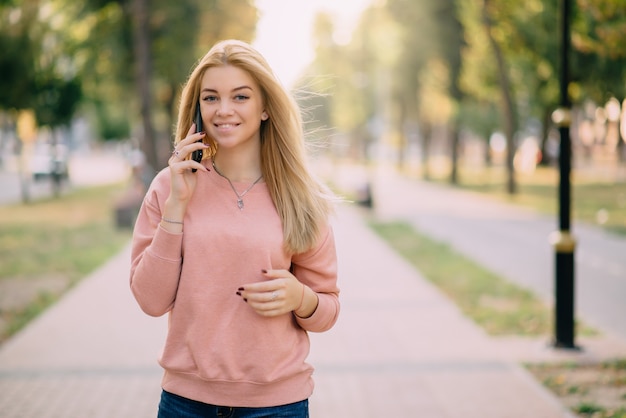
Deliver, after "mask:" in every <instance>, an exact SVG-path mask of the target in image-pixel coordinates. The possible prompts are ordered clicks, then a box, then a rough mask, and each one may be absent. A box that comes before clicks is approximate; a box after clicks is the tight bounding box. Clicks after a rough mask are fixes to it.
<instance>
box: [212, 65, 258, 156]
mask: <svg viewBox="0 0 626 418" xmlns="http://www.w3.org/2000/svg"><path fill="white" fill-rule="evenodd" d="M200 111H201V112H202V122H203V124H204V130H205V131H206V132H207V134H208V135H209V136H211V137H212V138H213V139H214V140H215V141H216V142H217V144H218V146H219V147H220V149H224V150H226V149H235V148H239V147H247V146H258V145H259V143H260V127H261V121H262V120H265V119H267V113H265V111H264V106H263V97H262V94H261V89H260V87H259V86H258V84H257V83H256V82H255V81H254V79H253V78H252V77H251V76H250V75H249V74H248V73H247V72H246V71H244V70H242V69H240V68H238V67H234V66H231V65H225V66H220V67H211V68H209V69H208V70H206V72H205V73H204V76H203V77H202V80H201V84H200Z"/></svg>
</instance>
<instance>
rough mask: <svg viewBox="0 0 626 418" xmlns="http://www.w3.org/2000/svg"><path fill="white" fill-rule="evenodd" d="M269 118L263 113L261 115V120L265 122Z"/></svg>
mask: <svg viewBox="0 0 626 418" xmlns="http://www.w3.org/2000/svg"><path fill="white" fill-rule="evenodd" d="M268 118H269V116H268V114H267V113H265V112H263V113H261V120H267V119H268Z"/></svg>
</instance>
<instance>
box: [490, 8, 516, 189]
mask: <svg viewBox="0 0 626 418" xmlns="http://www.w3.org/2000/svg"><path fill="white" fill-rule="evenodd" d="M489 1H490V0H483V8H482V12H483V13H482V18H483V24H484V26H485V30H486V32H487V37H488V38H489V43H490V45H491V48H492V49H493V54H494V57H495V59H496V64H497V66H498V78H499V80H500V90H501V92H502V102H503V103H502V104H503V115H504V133H505V136H506V168H507V174H508V178H507V191H508V192H509V194H515V193H516V192H517V184H516V182H515V167H514V166H513V158H514V157H515V141H514V139H515V131H516V128H517V122H516V116H515V107H514V104H513V97H512V96H511V83H510V80H509V75H508V72H507V69H506V65H505V62H504V56H503V54H502V49H501V48H500V45H498V42H497V41H496V39H495V38H494V37H493V33H492V26H493V25H492V23H491V17H490V16H489Z"/></svg>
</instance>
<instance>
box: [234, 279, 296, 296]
mask: <svg viewBox="0 0 626 418" xmlns="http://www.w3.org/2000/svg"><path fill="white" fill-rule="evenodd" d="M285 279H286V278H285V277H281V278H278V279H272V280H267V281H263V282H254V283H248V284H246V285H244V286H243V287H242V288H241V289H240V290H245V291H246V293H248V294H250V293H266V292H273V291H275V290H279V289H282V288H284V287H285Z"/></svg>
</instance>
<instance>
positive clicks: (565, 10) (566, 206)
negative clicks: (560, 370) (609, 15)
mask: <svg viewBox="0 0 626 418" xmlns="http://www.w3.org/2000/svg"><path fill="white" fill-rule="evenodd" d="M570 1H571V0H561V27H560V28H561V51H560V52H561V74H560V90H561V100H560V107H559V108H558V109H557V110H556V111H555V112H554V113H553V114H552V120H553V121H554V123H555V124H556V125H557V126H558V127H559V133H560V135H561V145H560V147H559V150H560V151H559V175H560V180H559V230H558V231H556V232H554V233H553V235H552V239H551V241H552V244H553V245H554V249H555V252H556V269H555V273H556V281H555V327H554V330H555V336H554V346H555V347H559V348H576V345H575V344H574V334H575V329H574V328H575V327H574V250H575V248H576V240H575V239H574V237H573V235H572V234H571V233H570V212H571V207H570V203H571V195H570V189H571V185H570V172H571V162H572V146H571V141H570V124H571V120H572V118H571V102H570V99H569V94H568V86H569V51H570Z"/></svg>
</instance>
